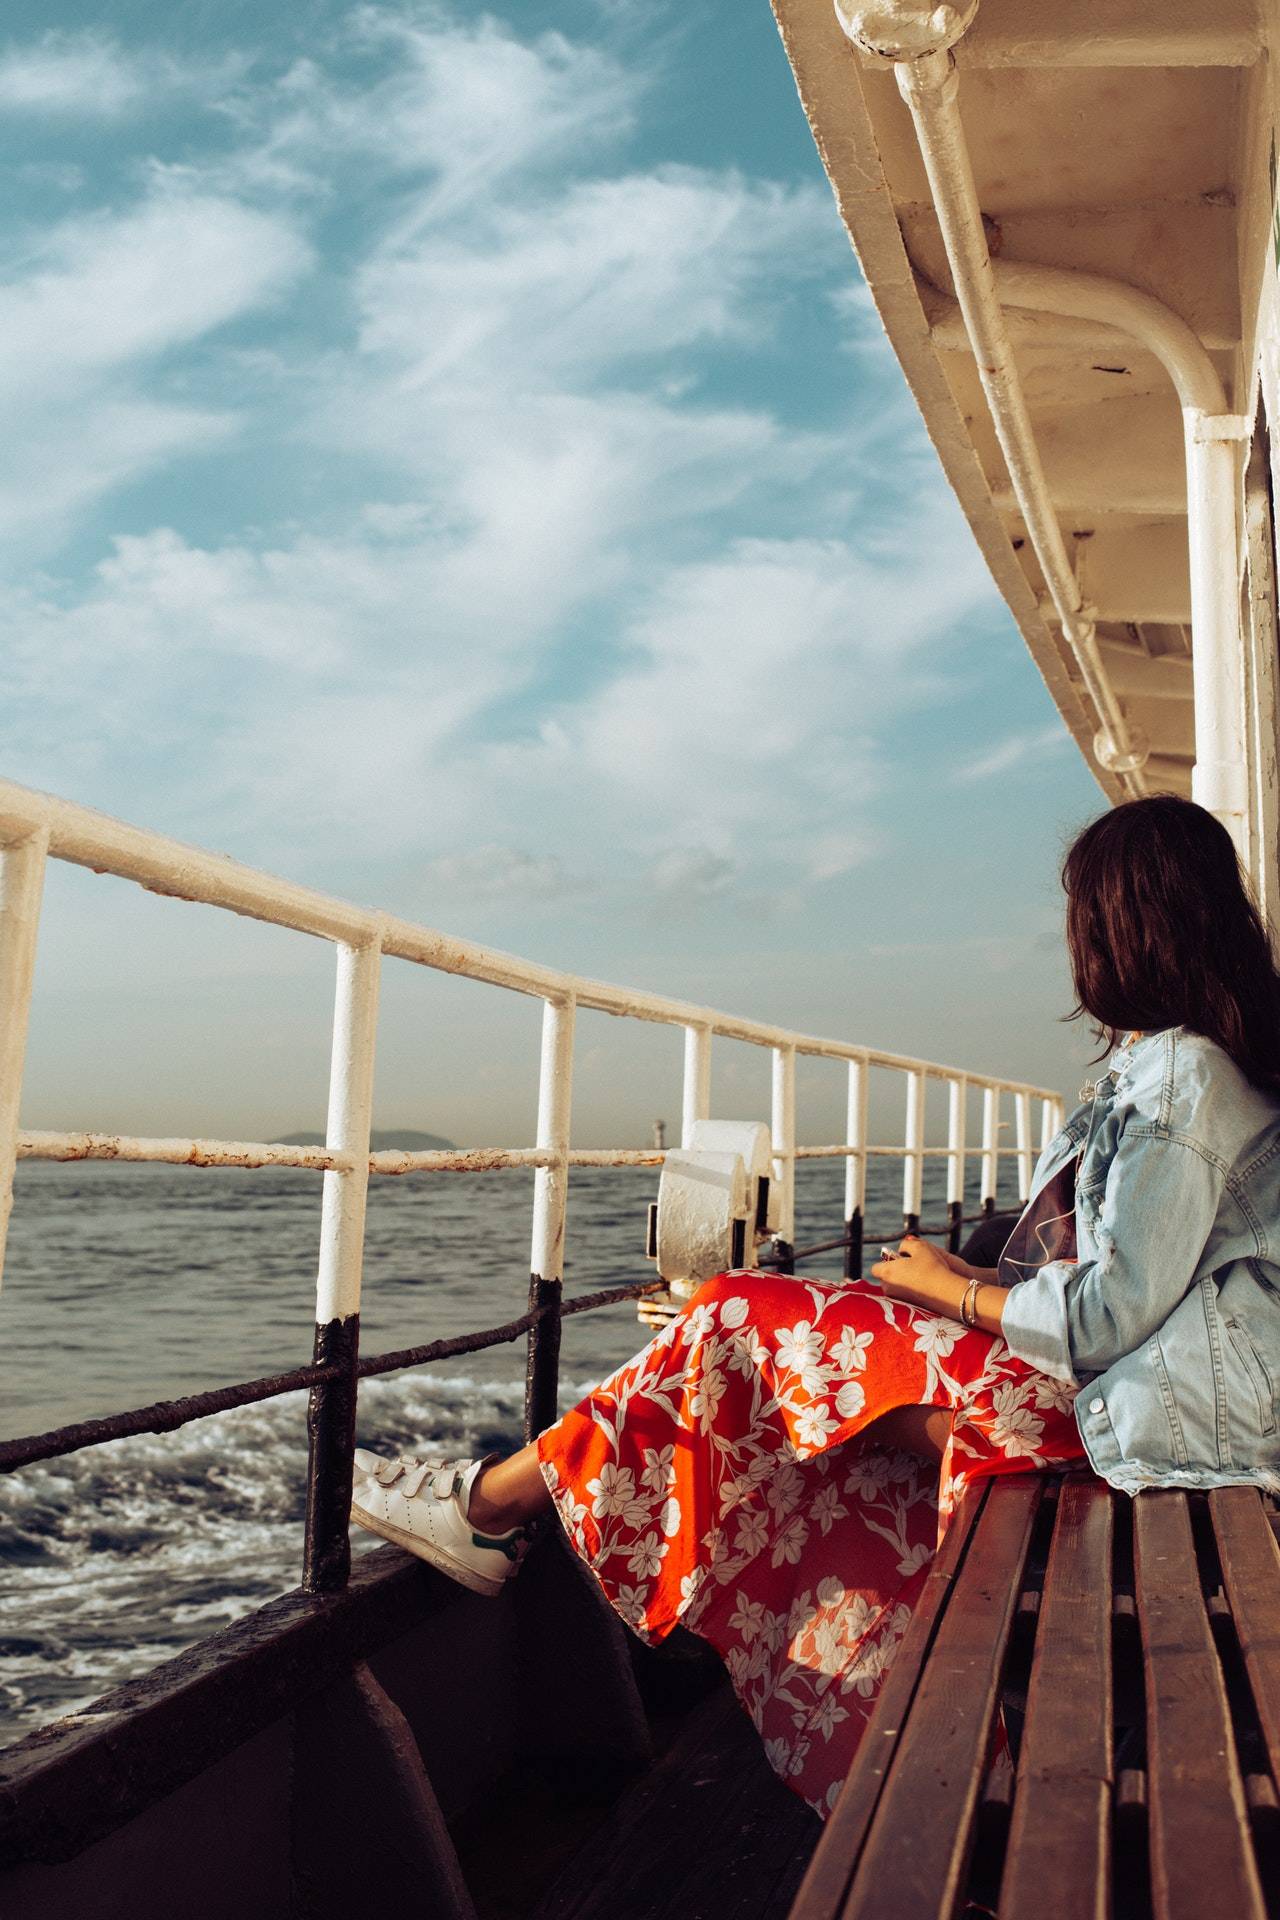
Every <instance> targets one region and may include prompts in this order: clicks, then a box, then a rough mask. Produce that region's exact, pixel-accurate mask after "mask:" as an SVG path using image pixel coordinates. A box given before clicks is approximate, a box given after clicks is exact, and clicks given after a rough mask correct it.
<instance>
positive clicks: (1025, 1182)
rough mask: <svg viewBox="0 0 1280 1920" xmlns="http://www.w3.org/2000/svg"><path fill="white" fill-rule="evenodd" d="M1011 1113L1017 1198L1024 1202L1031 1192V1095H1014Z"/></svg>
mask: <svg viewBox="0 0 1280 1920" xmlns="http://www.w3.org/2000/svg"><path fill="white" fill-rule="evenodd" d="M1013 1112H1014V1123H1015V1127H1016V1138H1017V1145H1018V1198H1019V1199H1020V1200H1024V1201H1025V1199H1026V1197H1027V1195H1028V1194H1029V1193H1030V1191H1031V1095H1030V1094H1029V1093H1015V1094H1014V1096H1013Z"/></svg>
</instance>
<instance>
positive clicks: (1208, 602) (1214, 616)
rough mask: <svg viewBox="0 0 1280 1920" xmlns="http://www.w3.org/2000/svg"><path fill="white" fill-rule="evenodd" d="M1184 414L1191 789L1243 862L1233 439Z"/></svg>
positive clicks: (1244, 781)
mask: <svg viewBox="0 0 1280 1920" xmlns="http://www.w3.org/2000/svg"><path fill="white" fill-rule="evenodd" d="M1183 420H1184V424H1185V426H1186V444H1187V540H1188V552H1189V557H1190V562H1191V685H1192V690H1193V693H1194V696H1195V727H1196V757H1195V764H1194V766H1193V767H1192V769H1191V795H1192V798H1193V799H1194V800H1197V801H1199V803H1200V805H1201V806H1202V807H1207V808H1208V809H1209V812H1210V813H1213V814H1216V815H1217V817H1218V819H1219V820H1221V822H1222V824H1223V826H1224V827H1226V828H1227V830H1228V832H1229V833H1230V835H1231V837H1232V839H1233V840H1234V841H1235V845H1236V852H1237V853H1238V854H1239V855H1240V858H1241V859H1242V860H1243V861H1245V862H1247V861H1248V858H1249V846H1248V816H1249V792H1248V776H1247V772H1246V765H1245V733H1244V729H1245V712H1244V649H1243V648H1242V646H1241V644H1240V595H1239V589H1238V586H1237V582H1236V484H1237V471H1236V469H1237V449H1236V446H1235V444H1234V443H1233V442H1232V441H1230V440H1216V439H1208V438H1197V434H1198V433H1203V432H1204V431H1205V429H1206V428H1210V429H1211V427H1212V422H1211V421H1209V420H1207V419H1206V417H1205V416H1204V415H1202V414H1198V413H1196V412H1195V411H1194V410H1193V409H1188V410H1187V411H1186V412H1185V413H1184V415H1183Z"/></svg>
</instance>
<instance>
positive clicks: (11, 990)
mask: <svg viewBox="0 0 1280 1920" xmlns="http://www.w3.org/2000/svg"><path fill="white" fill-rule="evenodd" d="M46 859H56V860H63V861H67V862H70V863H72V864H75V865H79V866H85V867H90V868H92V869H93V870H94V871H96V872H101V873H109V874H113V875H117V876H119V877H120V878H122V879H127V880H133V881H135V882H137V884H139V885H140V886H142V887H145V888H147V889H148V890H149V891H152V892H155V893H161V894H169V895H173V896H176V897H179V898H182V899H186V900H192V901H198V902H201V903H203V904H206V905H209V906H214V907H221V908H223V909H225V910H227V911H229V912H232V913H236V914H241V915H245V916H248V917H250V918H253V919H258V920H263V921H266V922H269V923H270V924H272V925H274V926H279V927H287V928H291V929H293V930H295V931H297V932H302V933H309V934H313V935H315V936H317V937H319V938H321V939H326V940H328V941H330V942H331V943H332V944H333V945H334V947H335V949H336V957H337V986H336V997H335V1006H334V1018H333V1050H332V1060H331V1067H330V1080H329V1089H330V1091H329V1112H328V1124H327V1130H326V1144H325V1146H324V1147H322V1148H321V1147H300V1146H299V1147H294V1146H280V1145H274V1144H270V1143H267V1142H255V1141H243V1140H210V1139H197V1138H191V1139H148V1138H139V1137H134V1136H128V1135H119V1134H101V1133H84V1132H49V1131H40V1132H20V1131H19V1127H18V1106H19V1096H20V1089H21V1084H22V1071H23V1059H24V1052H25V1036H26V1028H27V1018H28V1009H29V1005H30V999H31V990H32V979H33V972H34V960H35V950H36V934H37V925H38V920H39V910H40V897H41V891H42V886H43V877H44V869H45V862H46ZM384 955H388V956H391V957H394V958H397V959H403V960H408V961H411V962H412V963H413V964H415V965H418V966H424V967H429V968H433V969H435V970H438V971H441V972H446V973H457V974H463V975H465V976H466V977H467V978H469V979H472V980H479V981H486V982H488V983H489V984H490V985H493V986H498V987H505V988H507V989H509V990H511V991H513V992H517V993H523V994H529V995H533V996H536V997H540V998H541V999H542V1001H543V1003H544V1010H543V1035H542V1057H541V1069H540V1082H539V1098H538V1128H537V1142H536V1145H535V1146H534V1147H532V1148H512V1149H508V1148H479V1149H458V1150H433V1151H430V1152H423V1153H400V1152H380V1153H372V1152H370V1148H369V1134H370V1121H371V1104H372V1087H373V1065H374V1057H375V1052H376V1045H377V1012H378V982H379V974H380V968H381V961H382V957H383V956H384ZM578 1007H589V1008H592V1009H596V1010H600V1011H603V1012H606V1013H611V1014H616V1015H619V1016H622V1017H625V1018H630V1019H635V1020H645V1021H655V1022H659V1023H661V1024H664V1025H668V1026H673V1027H678V1028H681V1029H683V1033H684V1094H683V1127H682V1138H683V1139H684V1140H685V1141H687V1140H688V1138H689V1134H690V1129H691V1127H692V1125H693V1123H694V1122H695V1121H696V1120H698V1119H701V1118H704V1117H706V1116H707V1115H708V1114H709V1112H710V1106H711V1045H712V1040H713V1038H714V1037H717V1036H718V1037H723V1038H727V1039H732V1040H739V1041H744V1042H746V1043H747V1044H748V1045H751V1046H758V1047H765V1048H768V1049H769V1050H770V1051H771V1054H772V1067H773V1099H772V1114H771V1120H772V1129H773V1144H774V1154H775V1159H774V1177H775V1179H776V1180H777V1182H778V1185H779V1188H780V1190H781V1200H782V1205H781V1217H780V1223H779V1228H778V1238H779V1239H780V1240H782V1241H790V1240H791V1238H792V1237H793V1234H794V1223H795V1168H796V1163H797V1161H799V1160H817V1159H844V1160H845V1161H846V1163H847V1172H846V1186H845V1208H846V1215H847V1216H848V1215H853V1214H854V1213H859V1214H860V1213H861V1211H862V1210H863V1208H864V1205H865V1197H866V1176H867V1165H868V1162H869V1161H870V1160H871V1159H872V1158H874V1157H876V1156H887V1157H891V1158H896V1157H900V1158H901V1159H902V1161H903V1213H904V1215H907V1216H913V1217H916V1218H918V1217H919V1214H920V1209H921V1195H922V1184H923V1176H924V1163H925V1161H926V1159H928V1158H930V1157H931V1156H945V1158H946V1163H947V1198H948V1202H951V1203H954V1202H956V1201H959V1200H962V1199H963V1192H964V1170H965V1167H966V1164H967V1162H968V1160H969V1159H971V1158H974V1157H977V1158H979V1159H980V1162H981V1191H982V1195H983V1196H984V1198H987V1197H994V1196H995V1193H996V1180H997V1171H998V1162H999V1157H1000V1156H1001V1155H1004V1154H1010V1155H1012V1156H1014V1157H1015V1158H1016V1161H1017V1170H1018V1187H1019V1192H1020V1195H1022V1196H1023V1197H1025V1195H1026V1192H1027V1188H1028V1184H1029V1180H1030V1173H1031V1157H1032V1149H1031V1107H1032V1102H1033V1100H1038V1101H1039V1102H1040V1106H1041V1139H1042V1141H1043V1140H1044V1139H1046V1138H1048V1136H1049V1135H1050V1134H1051V1133H1052V1131H1053V1130H1054V1129H1055V1128H1056V1127H1057V1126H1058V1125H1059V1124H1060V1121H1061V1100H1060V1098H1059V1096H1058V1095H1057V1094H1056V1093H1055V1092H1053V1091H1052V1090H1051V1089H1047V1088H1043V1087H1032V1086H1028V1085H1025V1084H1023V1083H1019V1082H1011V1081H1006V1080H999V1079H994V1078H991V1077H988V1076H984V1075H981V1074H974V1073H966V1072H961V1071H960V1070H958V1069H955V1068H950V1067H945V1066H940V1065H938V1064H937V1063H936V1062H933V1061H925V1060H915V1059H911V1058H909V1057H907V1056H905V1055H902V1054H894V1053H886V1052H883V1051H881V1050H879V1049H876V1048H873V1047H866V1046H859V1045H855V1044H852V1043H850V1042H846V1041H840V1040H829V1039H822V1038H818V1037H815V1036H813V1035H808V1034H801V1033H794V1032H791V1031H789V1030H788V1029H786V1028H783V1027H776V1026H772V1025H769V1024H767V1023H765V1022H762V1021H755V1020H744V1019H740V1018H738V1017H737V1016H735V1015H731V1014H726V1013H719V1012H715V1011H713V1010H711V1009H708V1008H705V1007H697V1006H692V1005H689V1004H688V1003H686V1002H683V1001H679V1000H671V999H667V998H665V997H664V996H662V995H660V994H655V993H646V992H642V991H639V990H637V989H634V988H629V987H618V986H611V985H608V984H606V983H604V982H601V981H597V980H589V979H585V978H583V977H581V976H580V975H577V974H570V973H565V972H562V971H560V970H558V969H555V968H551V967H544V966H539V965H538V964H536V963H535V962H533V961H528V960H523V959H520V958H518V957H516V956H514V955H511V954H506V953H500V952H497V951H495V950H494V949H492V948H488V947H484V946H481V945H479V944H477V943H476V942H473V941H466V940H459V939H455V938H453V937H451V936H450V935H447V934H443V933H439V932H436V931H435V930H434V929H432V928H429V927H423V926H419V925H416V924H414V923H413V922H410V921H406V920H400V919H397V918H396V917H395V916H393V915H390V914H385V913H380V912H371V911H366V910H362V909H361V908H358V907H354V906H351V905H350V904H348V903H347V902H346V901H343V900H338V899H334V898H331V897H329V896H327V895H325V894H321V893H318V892H315V891H312V890H311V889H309V888H305V887H299V886H295V885H293V884H292V883H291V882H289V881H286V880H281V879H277V878H274V877H273V876H271V875H269V874H264V873H260V872H257V871H255V870H254V869H252V868H250V867H245V866H242V865H240V864H239V863H238V862H236V861H234V860H230V859H227V858H226V857H225V856H223V855H220V854H212V853H206V852H203V851H201V850H200V849H197V848H193V847H187V846H184V845H182V844H181V843H179V842H177V841H174V840H169V839H166V838H164V837H163V836H162V835H160V834H155V833H149V832H147V831H145V830H143V829H141V828H138V827H131V826H127V825H125V824H124V823H123V822H121V821H117V820H113V819H110V818H108V817H107V816H105V815H102V814H98V813H95V812H93V811H91V810H90V809H89V808H86V807H80V806H76V805H73V804H72V803H70V802H68V801H64V800H59V799H56V798H54V797H52V796H50V795H47V794H41V793H36V792H32V791H31V790H29V789H27V788H23V787H18V786H15V785H13V784H11V783H9V782H4V781H0V1269H2V1265H3V1257H4V1232H5V1228H6V1226H7V1221H8V1216H9V1212H10V1209H11V1206H12V1198H13V1174H14V1165H15V1162H16V1160H18V1159H40V1160H72V1159H113V1160H126V1161H149V1162H164V1163H168V1164H172V1165H193V1166H235V1167H298V1168H301V1169H306V1170H312V1171H318V1172H321V1173H322V1174H323V1177H324V1185H323V1199H322V1231H321V1251H320V1269H319V1275H318V1280H317V1297H316V1318H317V1321H318V1322H319V1323H322V1324H323V1323H324V1322H326V1321H329V1320H332V1319H342V1318H345V1317H347V1316H349V1315H351V1314H354V1313H355V1312H356V1311H357V1310H358V1307H359V1299H360V1275H361V1266H362V1254H363V1239H364V1211H365V1195H366V1190H367V1185H368V1180H369V1177H370V1175H371V1174H384V1175H386V1174H390V1175H394V1174H405V1173H412V1172H419V1171H421V1172H457V1173H465V1172H490V1171H498V1170H501V1169H504V1168H533V1169H534V1170H535V1173H536V1179H535V1191H534V1204H533V1238H532V1248H531V1254H532V1258H531V1266H532V1270H533V1272H534V1273H535V1274H538V1275H540V1276H541V1277H542V1278H543V1279H544V1280H551V1281H556V1280H559V1279H560V1278H561V1277H562V1273H563V1260H564V1228H565V1212H566V1199H567V1186H568V1174H569V1169H570V1168H572V1167H575V1166H595V1167H627V1166H656V1165H659V1164H660V1163H661V1161H662V1158H663V1154H662V1151H661V1149H657V1148H654V1149H651V1150H649V1149H639V1150H637V1149H574V1148H571V1147H570V1145H569V1125H570V1111H571V1102H572V1091H573V1029H574V1016H575V1012H576V1009H577V1008H578ZM798 1055H805V1056H811V1057H817V1058H823V1059H832V1060H842V1061H844V1062H846V1063H847V1067H848V1076H849V1084H848V1110H847V1112H848V1118H847V1126H846V1138H845V1139H844V1140H843V1141H841V1142H839V1143H836V1144H833V1145H830V1146H812V1147H801V1146H798V1145H797V1144H796V1129H795V1107H796V1081H795V1069H796V1058H797V1056H798ZM873 1067H875V1068H883V1069H887V1070H889V1071H893V1072H898V1073H901V1074H903V1075H905V1076H906V1094H907V1097H906V1126H905V1138H904V1141H903V1144H902V1145H901V1146H898V1145H889V1144H876V1143H873V1142H871V1141H869V1140H868V1139H867V1081H868V1075H869V1071H870V1069H871V1068H873ZM930 1079H934V1080H939V1081H941V1082H943V1083H944V1084H945V1085H946V1087H947V1089H948V1137H947V1144H946V1146H929V1145H926V1144H925V1092H926V1085H927V1082H928V1081H929V1080H930ZM970 1088H980V1089H981V1090H982V1094H983V1122H982V1142H981V1145H980V1146H977V1147H970V1146H968V1145H967V1143H966V1138H965V1109H966V1096H967V1093H968V1090H969V1089H970ZM1004 1099H1011V1100H1012V1102H1013V1108H1014V1124H1015V1129H1016V1131H1015V1141H1016V1144H1015V1145H1014V1146H1012V1147H1002V1146H1001V1145H1000V1141H999V1130H1000V1125H1001V1121H1000V1106H1001V1102H1002V1100H1004Z"/></svg>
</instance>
